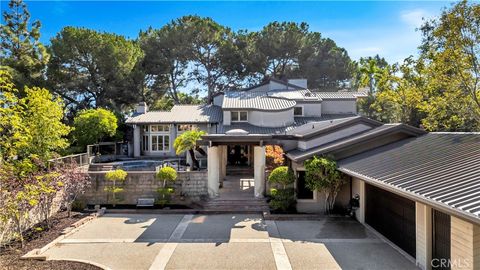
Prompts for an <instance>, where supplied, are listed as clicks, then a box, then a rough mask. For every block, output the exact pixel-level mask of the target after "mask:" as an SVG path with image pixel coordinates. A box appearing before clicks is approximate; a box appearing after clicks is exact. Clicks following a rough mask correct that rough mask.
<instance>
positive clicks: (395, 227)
mask: <svg viewBox="0 0 480 270" xmlns="http://www.w3.org/2000/svg"><path fill="white" fill-rule="evenodd" d="M365 191H366V205H365V206H366V208H365V222H366V223H367V224H368V225H370V226H372V227H373V228H374V229H375V230H377V231H378V232H379V233H381V234H382V235H384V236H385V237H386V238H388V239H389V240H390V241H392V242H393V243H394V244H395V245H397V246H399V247H400V248H401V249H403V250H404V251H405V252H407V253H408V254H410V255H411V256H412V257H415V255H416V254H415V251H416V230H415V229H416V228H415V202H414V201H411V200H409V199H406V198H403V197H401V196H398V195H396V194H394V193H391V192H388V191H386V190H384V189H381V188H377V187H375V186H372V185H368V184H366V185H365Z"/></svg>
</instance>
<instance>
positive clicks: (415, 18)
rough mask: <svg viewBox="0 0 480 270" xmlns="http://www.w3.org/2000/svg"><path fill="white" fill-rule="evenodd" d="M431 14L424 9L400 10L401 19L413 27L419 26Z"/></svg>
mask: <svg viewBox="0 0 480 270" xmlns="http://www.w3.org/2000/svg"><path fill="white" fill-rule="evenodd" d="M430 16H431V15H430V14H429V13H428V12H427V11H426V10H424V9H413V10H404V11H402V12H400V19H401V20H402V21H403V22H404V23H406V24H408V25H409V26H411V27H415V28H418V27H420V26H421V25H422V24H423V19H424V18H428V17H430Z"/></svg>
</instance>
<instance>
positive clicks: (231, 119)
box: [230, 111, 248, 123]
mask: <svg viewBox="0 0 480 270" xmlns="http://www.w3.org/2000/svg"><path fill="white" fill-rule="evenodd" d="M241 113H245V114H246V115H247V119H246V120H241V119H240V115H241ZM234 114H236V115H237V118H238V120H233V115H234ZM230 121H231V122H234V123H237V122H248V111H231V112H230Z"/></svg>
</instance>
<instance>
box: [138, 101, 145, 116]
mask: <svg viewBox="0 0 480 270" xmlns="http://www.w3.org/2000/svg"><path fill="white" fill-rule="evenodd" d="M147 111H148V106H147V103H145V102H139V103H138V104H137V113H139V114H144V113H146V112H147Z"/></svg>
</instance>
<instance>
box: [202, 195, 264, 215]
mask: <svg viewBox="0 0 480 270" xmlns="http://www.w3.org/2000/svg"><path fill="white" fill-rule="evenodd" d="M250 196H251V195H250ZM203 209H205V210H209V211H231V212H251V211H256V212H264V211H268V210H269V207H268V204H267V202H266V201H265V199H258V198H252V197H246V196H245V197H243V198H242V197H228V198H215V199H212V200H210V201H208V202H205V203H204V205H203Z"/></svg>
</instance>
